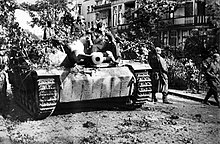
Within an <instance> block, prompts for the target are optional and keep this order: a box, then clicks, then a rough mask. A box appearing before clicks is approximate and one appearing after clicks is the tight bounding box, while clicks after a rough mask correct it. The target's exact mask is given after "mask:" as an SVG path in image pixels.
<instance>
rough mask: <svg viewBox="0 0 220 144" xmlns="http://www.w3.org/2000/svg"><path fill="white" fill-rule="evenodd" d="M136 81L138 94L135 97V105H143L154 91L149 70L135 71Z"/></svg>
mask: <svg viewBox="0 0 220 144" xmlns="http://www.w3.org/2000/svg"><path fill="white" fill-rule="evenodd" d="M134 74H135V77H136V80H137V83H136V87H135V88H136V95H135V97H134V106H135V107H141V106H142V105H143V104H144V103H145V102H146V100H147V99H148V98H149V96H150V93H151V91H152V89H151V87H152V84H151V79H150V75H149V71H144V70H143V71H134Z"/></svg>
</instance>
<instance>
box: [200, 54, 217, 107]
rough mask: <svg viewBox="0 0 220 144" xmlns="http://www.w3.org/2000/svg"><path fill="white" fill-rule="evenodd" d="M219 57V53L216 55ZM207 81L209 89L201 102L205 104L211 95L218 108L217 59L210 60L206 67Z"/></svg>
mask: <svg viewBox="0 0 220 144" xmlns="http://www.w3.org/2000/svg"><path fill="white" fill-rule="evenodd" d="M216 56H217V57H218V58H219V59H220V57H219V55H218V54H217V55H216ZM206 74H207V82H208V85H209V87H210V88H209V91H208V92H207V95H206V97H205V99H204V101H203V103H205V104H207V102H208V99H209V98H210V97H211V96H212V95H213V96H214V98H215V100H216V102H217V105H218V106H219V108H220V103H219V100H218V94H219V92H220V64H219V61H213V62H211V64H210V66H209V67H208V69H207V72H206Z"/></svg>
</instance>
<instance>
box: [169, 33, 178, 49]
mask: <svg viewBox="0 0 220 144" xmlns="http://www.w3.org/2000/svg"><path fill="white" fill-rule="evenodd" d="M177 42H178V37H177V31H175V30H171V31H170V45H171V46H176V45H177Z"/></svg>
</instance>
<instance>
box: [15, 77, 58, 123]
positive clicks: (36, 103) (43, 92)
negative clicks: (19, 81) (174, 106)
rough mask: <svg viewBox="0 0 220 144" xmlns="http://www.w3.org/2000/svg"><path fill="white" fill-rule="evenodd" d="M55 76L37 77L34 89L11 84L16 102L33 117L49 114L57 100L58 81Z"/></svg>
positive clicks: (42, 116)
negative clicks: (30, 89) (29, 89)
mask: <svg viewBox="0 0 220 144" xmlns="http://www.w3.org/2000/svg"><path fill="white" fill-rule="evenodd" d="M57 80H58V79H56V78H55V77H38V79H37V80H36V82H35V83H34V85H35V86H34V91H30V92H28V91H26V90H25V89H24V88H22V87H20V88H18V87H16V86H14V85H12V90H13V94H14V96H15V100H16V102H17V103H18V104H19V105H20V106H21V107H23V108H24V110H26V111H27V112H28V113H29V114H31V115H32V116H33V117H34V119H44V118H46V117H47V116H50V115H51V114H52V113H53V111H54V110H55V108H56V105H57V102H58V100H59V83H58V81H57Z"/></svg>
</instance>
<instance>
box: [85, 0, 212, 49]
mask: <svg viewBox="0 0 220 144" xmlns="http://www.w3.org/2000/svg"><path fill="white" fill-rule="evenodd" d="M89 1H90V2H88V0H84V2H83V5H84V4H85V3H86V4H87V5H86V6H84V7H88V8H87V10H88V9H90V8H89V5H90V6H91V5H92V6H93V10H92V13H87V16H86V17H87V24H88V23H90V24H88V26H91V25H92V24H91V23H92V21H93V23H94V22H95V21H96V20H101V21H103V22H104V23H105V24H106V26H107V27H110V28H112V29H115V30H118V31H123V30H126V29H127V28H128V21H127V20H126V19H125V18H124V17H123V15H124V14H125V13H126V12H127V11H132V10H135V9H136V8H137V7H138V5H137V0H89ZM92 1H93V2H92ZM205 5H206V0H181V2H180V3H179V4H178V6H177V7H175V9H174V10H173V11H172V12H171V13H168V14H166V15H165V16H164V18H163V22H164V23H166V26H162V25H161V26H159V28H158V31H159V33H157V35H156V37H157V38H158V40H157V41H160V43H161V45H170V46H178V45H180V44H182V43H183V42H184V41H185V40H186V38H187V37H189V36H190V32H191V30H192V29H198V30H199V32H200V36H201V37H207V36H208V33H207V31H209V29H210V28H211V25H210V22H209V16H207V15H206V11H205Z"/></svg>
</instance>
